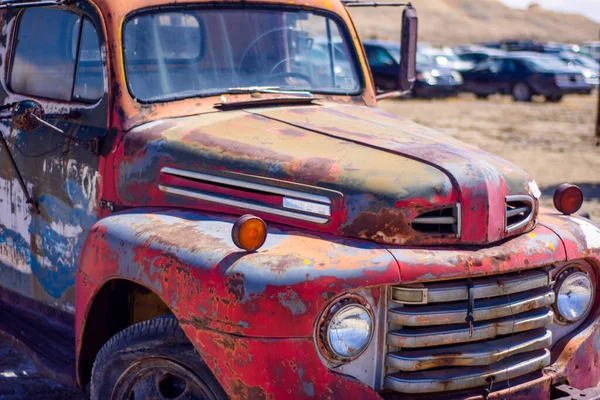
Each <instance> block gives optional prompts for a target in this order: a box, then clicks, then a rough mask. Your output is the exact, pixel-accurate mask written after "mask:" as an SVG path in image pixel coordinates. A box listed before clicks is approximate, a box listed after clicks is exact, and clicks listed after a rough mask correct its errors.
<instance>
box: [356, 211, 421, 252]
mask: <svg viewBox="0 0 600 400" xmlns="http://www.w3.org/2000/svg"><path fill="white" fill-rule="evenodd" d="M344 234H346V235H349V236H355V237H359V238H361V239H371V240H375V241H379V242H384V243H392V244H403V243H405V242H406V241H407V240H409V239H410V238H412V237H414V236H416V235H417V234H416V232H415V231H413V229H412V228H411V225H410V223H409V222H408V220H407V219H406V216H405V215H404V213H402V212H400V211H392V210H388V209H383V210H381V212H380V213H379V214H376V213H373V212H363V213H362V214H360V215H359V216H358V217H357V218H355V219H354V221H352V224H350V225H348V226H347V227H346V228H344Z"/></svg>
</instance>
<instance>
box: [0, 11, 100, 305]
mask: <svg viewBox="0 0 600 400" xmlns="http://www.w3.org/2000/svg"><path fill="white" fill-rule="evenodd" d="M65 9H67V10H71V11H76V12H78V13H85V14H87V15H88V17H89V18H90V19H91V20H92V21H94V24H96V26H100V27H101V26H102V22H101V18H100V15H99V14H98V13H95V12H94V10H95V8H94V6H92V5H91V4H90V3H88V2H81V3H80V4H79V6H78V9H75V8H73V7H65ZM18 15H19V13H18V11H17V10H3V11H2V18H1V19H0V29H1V32H0V57H1V58H2V60H9V59H10V56H11V51H12V49H13V47H12V45H11V41H12V40H15V34H16V25H17V24H16V21H17V16H18ZM100 42H101V46H102V47H104V48H105V42H104V40H102V38H101V39H100ZM2 64H3V68H2V72H3V74H2V79H0V103H1V104H10V103H16V102H19V101H22V100H25V99H30V98H32V97H33V96H24V95H20V94H16V93H14V92H12V91H11V90H10V89H9V87H8V84H7V77H8V71H9V67H10V63H9V62H3V63H2ZM106 82H107V80H106V79H105V83H106ZM36 100H37V101H39V102H40V103H41V104H42V106H43V108H44V110H45V112H46V115H47V118H46V120H47V121H48V122H50V123H52V124H54V125H55V126H57V127H59V128H60V129H62V130H63V131H65V132H67V134H69V135H71V136H73V137H75V138H77V139H79V140H81V141H88V140H91V139H99V138H101V137H103V136H104V135H105V133H106V127H107V115H108V87H107V86H105V96H104V97H103V98H102V99H101V100H99V101H98V102H97V103H96V104H93V105H91V104H77V103H67V102H64V101H53V100H49V99H43V98H38V99H36ZM70 113H71V114H70ZM66 115H70V116H71V117H69V118H64V116H66ZM0 133H1V134H2V135H4V137H5V138H6V139H7V141H8V143H9V147H10V150H11V152H12V153H13V155H14V157H15V161H16V163H17V165H18V167H19V169H20V171H21V174H22V175H23V178H24V180H25V184H26V186H27V188H28V190H29V192H30V193H31V194H32V196H33V197H34V198H35V199H36V200H37V202H38V206H39V209H40V213H39V214H35V213H31V212H30V210H29V206H28V205H27V204H26V195H25V194H24V193H23V191H22V190H21V188H20V186H19V183H18V180H17V178H16V177H17V175H16V173H15V171H14V169H13V167H12V165H11V164H10V162H9V158H8V155H7V154H5V150H4V149H2V150H0V199H1V201H0V275H1V276H2V284H3V285H4V286H5V287H7V288H9V289H10V290H11V291H13V292H15V293H17V294H19V295H22V296H25V297H27V298H30V299H34V300H37V301H39V302H40V303H45V304H47V305H51V306H53V307H58V308H60V309H61V310H63V311H65V312H67V313H69V314H74V312H75V274H76V269H77V263H78V260H79V252H80V250H81V248H82V245H83V241H84V240H85V237H86V236H87V233H88V229H89V228H90V227H91V226H92V224H93V223H94V222H95V221H96V220H97V219H98V199H99V194H100V192H101V189H100V185H101V173H100V171H99V165H100V160H99V157H98V156H96V155H93V154H91V153H90V152H89V151H87V150H84V149H82V148H81V147H79V146H76V145H74V144H72V143H69V142H68V141H65V140H64V138H63V137H61V136H60V135H58V134H56V133H54V132H53V131H52V130H50V129H47V128H45V127H40V128H38V129H36V130H34V131H31V132H25V131H21V130H19V129H17V128H16V127H14V125H13V124H12V123H11V121H10V120H7V119H4V120H3V121H2V122H1V124H0Z"/></svg>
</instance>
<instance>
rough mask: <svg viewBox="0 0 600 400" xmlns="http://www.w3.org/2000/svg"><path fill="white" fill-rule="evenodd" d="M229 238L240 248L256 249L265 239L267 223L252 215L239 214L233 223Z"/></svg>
mask: <svg viewBox="0 0 600 400" xmlns="http://www.w3.org/2000/svg"><path fill="white" fill-rule="evenodd" d="M231 238H232V239H233V243H235V245H236V246H237V247H239V248H240V249H242V250H246V251H256V250H258V249H260V248H261V247H262V245H263V244H265V240H267V224H265V221H263V220H262V219H260V218H258V217H255V216H254V215H250V214H248V215H244V216H241V217H240V218H239V219H238V220H237V221H236V222H235V224H234V225H233V229H232V230H231Z"/></svg>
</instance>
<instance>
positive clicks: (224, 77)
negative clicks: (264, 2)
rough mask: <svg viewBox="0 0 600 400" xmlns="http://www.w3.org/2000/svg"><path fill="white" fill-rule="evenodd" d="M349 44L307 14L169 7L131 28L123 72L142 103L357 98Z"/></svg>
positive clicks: (337, 30)
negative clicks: (250, 93) (263, 91)
mask: <svg viewBox="0 0 600 400" xmlns="http://www.w3.org/2000/svg"><path fill="white" fill-rule="evenodd" d="M347 37H349V35H348V32H347V31H346V30H345V28H344V27H343V25H341V24H339V23H338V22H337V21H336V20H334V19H332V18H330V17H328V16H325V15H323V14H318V13H315V12H310V11H293V10H290V9H286V10H270V9H260V10H259V9H256V10H253V9H249V8H244V9H243V10H242V9H239V10H237V9H231V8H228V9H221V10H219V9H189V8H186V9H182V10H180V11H175V10H173V9H172V8H171V9H169V10H168V11H166V10H164V11H163V10H160V11H156V12H152V13H145V14H141V15H136V16H134V17H132V18H130V19H129V20H128V21H127V22H126V25H125V30H124V39H123V40H124V56H125V70H126V73H127V80H128V85H129V88H130V91H131V93H132V95H133V96H134V97H135V98H136V99H138V100H139V101H144V102H153V101H168V100H174V99H180V98H186V97H195V96H208V95H216V94H221V93H226V92H228V91H230V90H231V89H233V88H242V87H254V86H261V87H266V86H268V87H275V88H277V89H281V90H303V91H310V92H315V93H329V94H358V93H359V92H360V90H361V82H362V81H361V79H360V75H359V72H358V68H357V65H356V61H355V60H356V57H355V53H354V47H353V45H352V42H351V41H349V40H347Z"/></svg>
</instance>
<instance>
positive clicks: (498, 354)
mask: <svg viewBox="0 0 600 400" xmlns="http://www.w3.org/2000/svg"><path fill="white" fill-rule="evenodd" d="M551 344H552V332H550V331H549V330H547V329H545V328H537V329H534V330H531V331H526V332H523V333H518V334H516V335H514V336H505V337H502V338H500V339H495V340H490V341H485V342H476V343H469V344H460V345H455V346H448V347H438V348H433V349H429V348H428V349H424V350H422V349H419V350H403V351H397V352H393V353H389V354H388V355H387V361H386V363H387V365H388V366H390V367H393V368H396V369H398V370H400V371H420V370H425V369H430V368H439V367H458V366H460V367H465V366H476V365H488V364H493V363H495V362H498V361H500V360H503V359H505V358H506V357H510V356H513V355H515V354H520V353H524V352H527V351H531V350H539V349H543V348H545V347H548V346H550V345H551Z"/></svg>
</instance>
